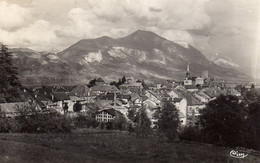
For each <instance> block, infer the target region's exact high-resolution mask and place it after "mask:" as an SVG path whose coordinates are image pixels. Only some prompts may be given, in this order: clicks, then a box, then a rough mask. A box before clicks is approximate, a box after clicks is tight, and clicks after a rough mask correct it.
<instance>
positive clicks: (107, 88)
mask: <svg viewBox="0 0 260 163" xmlns="http://www.w3.org/2000/svg"><path fill="white" fill-rule="evenodd" d="M90 92H91V93H93V94H96V95H100V94H107V93H117V92H119V90H118V89H117V88H116V86H114V85H102V84H98V85H95V86H93V87H91V88H90Z"/></svg>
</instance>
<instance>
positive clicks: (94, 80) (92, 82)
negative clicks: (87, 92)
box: [88, 79, 97, 88]
mask: <svg viewBox="0 0 260 163" xmlns="http://www.w3.org/2000/svg"><path fill="white" fill-rule="evenodd" d="M96 81H97V79H93V80H90V81H89V83H88V87H89V88H91V87H93V86H95V85H96Z"/></svg>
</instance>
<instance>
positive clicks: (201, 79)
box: [195, 77, 204, 86]
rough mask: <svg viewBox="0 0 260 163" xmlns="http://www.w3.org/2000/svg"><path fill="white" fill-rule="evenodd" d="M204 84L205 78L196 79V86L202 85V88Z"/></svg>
mask: <svg viewBox="0 0 260 163" xmlns="http://www.w3.org/2000/svg"><path fill="white" fill-rule="evenodd" d="M203 84H204V79H203V78H200V77H197V78H196V79H195V85H200V86H202V85H203Z"/></svg>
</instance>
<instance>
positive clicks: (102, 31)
mask: <svg viewBox="0 0 260 163" xmlns="http://www.w3.org/2000/svg"><path fill="white" fill-rule="evenodd" d="M0 20H1V22H0V42H3V43H4V44H7V45H8V46H9V47H22V48H31V49H33V50H37V51H51V52H58V51H61V50H63V49H65V48H67V47H68V46H70V45H72V44H74V43H75V42H77V41H79V40H81V39H87V38H97V37H101V36H104V35H106V36H110V37H113V38H119V37H124V36H126V35H128V34H130V33H132V32H134V31H136V30H138V29H141V30H149V31H152V32H155V33H157V34H158V35H160V36H162V37H165V38H166V39H168V40H171V41H174V42H187V43H189V44H191V45H192V46H194V47H195V48H197V49H199V50H200V51H201V52H202V53H203V54H204V55H205V56H206V57H207V58H209V59H214V58H224V59H226V60H228V61H232V62H234V63H237V64H239V65H241V66H242V67H245V68H247V69H250V70H251V71H250V72H251V75H252V76H255V77H260V65H258V62H259V63H260V56H259V55H260V46H259V45H260V1H259V0H0Z"/></svg>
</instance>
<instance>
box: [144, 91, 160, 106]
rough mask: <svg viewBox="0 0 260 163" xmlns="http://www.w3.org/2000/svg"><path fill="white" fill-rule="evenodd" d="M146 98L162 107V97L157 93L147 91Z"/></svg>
mask: <svg viewBox="0 0 260 163" xmlns="http://www.w3.org/2000/svg"><path fill="white" fill-rule="evenodd" d="M145 96H146V97H148V99H150V100H151V101H152V102H154V103H155V104H156V105H158V106H160V105H161V97H162V95H160V94H158V93H157V92H155V91H151V90H148V91H145Z"/></svg>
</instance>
